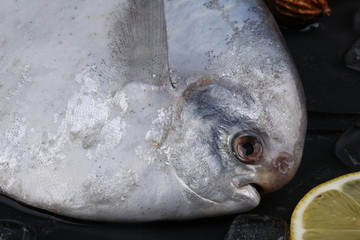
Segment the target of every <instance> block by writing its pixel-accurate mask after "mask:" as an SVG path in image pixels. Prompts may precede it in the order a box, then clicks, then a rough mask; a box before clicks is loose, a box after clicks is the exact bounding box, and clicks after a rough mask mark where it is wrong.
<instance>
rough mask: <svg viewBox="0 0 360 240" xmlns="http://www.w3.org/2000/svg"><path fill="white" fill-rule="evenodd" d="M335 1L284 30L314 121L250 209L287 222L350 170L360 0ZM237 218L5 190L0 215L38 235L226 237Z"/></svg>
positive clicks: (359, 102) (358, 79) (358, 107)
mask: <svg viewBox="0 0 360 240" xmlns="http://www.w3.org/2000/svg"><path fill="white" fill-rule="evenodd" d="M329 4H330V7H331V8H332V10H333V14H332V16H331V17H326V18H323V19H321V21H320V26H319V28H316V29H311V30H309V31H306V32H299V31H289V30H284V31H283V34H284V37H285V39H286V41H287V43H288V45H289V48H290V51H291V53H292V55H293V58H294V61H295V63H296V65H297V67H298V70H299V73H300V76H301V78H302V81H303V86H304V90H305V95H306V98H307V108H308V112H309V114H308V117H309V122H308V134H307V137H306V143H305V150H304V157H303V161H302V164H301V166H300V169H299V171H298V173H297V175H296V176H295V178H294V179H293V180H292V181H291V182H290V183H289V184H288V185H287V186H285V187H284V188H283V189H281V190H279V191H277V192H275V193H271V194H268V195H266V196H264V197H263V199H262V201H261V203H260V205H259V206H258V207H257V208H256V209H255V210H253V211H251V213H257V214H261V215H264V214H265V215H269V216H274V217H279V218H281V219H284V220H285V221H286V222H288V223H289V221H290V217H291V213H292V211H293V209H294V207H295V206H296V204H297V202H298V201H299V200H300V199H301V198H302V197H303V196H304V194H305V193H306V192H308V191H309V190H310V189H311V188H313V187H314V186H316V185H318V184H320V183H322V182H324V181H327V180H329V179H332V178H334V177H337V176H340V175H343V174H346V173H349V172H350V170H349V168H348V167H347V166H345V165H344V164H342V163H341V162H340V161H339V160H338V159H337V158H336V156H335V154H334V143H335V142H336V140H337V139H338V137H339V136H340V134H342V133H343V132H344V131H345V130H346V129H348V128H350V127H352V126H353V125H355V123H356V122H358V121H359V120H360V94H359V93H360V91H359V90H360V72H357V71H354V70H351V69H349V68H347V67H346V66H345V64H344V61H343V59H344V56H345V54H346V52H347V51H348V50H349V49H350V47H351V46H352V45H353V44H354V43H355V42H356V41H357V39H359V37H360V34H359V32H358V31H356V28H355V26H354V24H353V22H354V19H353V18H354V13H355V12H356V11H357V10H358V9H360V2H359V1H357V0H343V1H338V0H331V1H329ZM357 28H359V27H357ZM234 218H235V215H230V216H224V217H217V218H209V219H202V220H195V221H182V222H158V223H144V224H121V223H119V224H109V223H89V222H81V221H75V220H70V219H65V218H60V217H56V216H51V215H48V214H45V213H42V212H38V211H34V210H32V209H30V208H25V207H23V206H21V205H19V204H17V203H15V202H13V201H11V200H9V199H7V198H5V197H0V219H8V220H13V221H19V222H21V223H23V224H24V225H25V226H26V228H28V229H31V231H34V233H32V234H36V236H37V239H65V238H66V239H134V240H135V239H136V240H140V239H144V240H145V239H157V240H161V239H173V240H176V239H182V240H183V239H189V240H191V239H207V240H220V239H224V238H225V235H226V232H227V231H228V229H229V227H230V225H231V222H232V220H233V219H234ZM15 225H16V224H15ZM0 226H1V221H0ZM3 226H8V225H3ZM17 226H21V224H20V225H17ZM17 229H18V228H17ZM18 234H19V233H18ZM9 239H10V238H9Z"/></svg>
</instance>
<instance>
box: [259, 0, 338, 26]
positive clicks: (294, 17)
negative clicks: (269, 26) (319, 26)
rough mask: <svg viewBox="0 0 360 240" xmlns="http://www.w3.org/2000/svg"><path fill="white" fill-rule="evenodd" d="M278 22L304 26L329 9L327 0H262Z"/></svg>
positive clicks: (329, 10)
mask: <svg viewBox="0 0 360 240" xmlns="http://www.w3.org/2000/svg"><path fill="white" fill-rule="evenodd" d="M264 1H265V3H266V5H267V6H268V7H269V9H270V11H271V12H272V13H273V15H274V17H275V18H276V20H277V21H278V23H279V24H281V25H285V26H298V27H301V26H305V25H308V24H311V23H314V22H316V20H318V19H319V18H321V17H322V16H324V15H327V16H329V15H330V14H331V9H330V7H329V5H328V3H327V0H264Z"/></svg>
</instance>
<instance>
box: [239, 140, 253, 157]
mask: <svg viewBox="0 0 360 240" xmlns="http://www.w3.org/2000/svg"><path fill="white" fill-rule="evenodd" d="M239 148H240V149H239V150H240V151H241V152H242V153H243V155H245V156H248V155H251V154H253V153H254V145H253V144H252V143H251V142H245V143H244V144H243V145H240V146H239Z"/></svg>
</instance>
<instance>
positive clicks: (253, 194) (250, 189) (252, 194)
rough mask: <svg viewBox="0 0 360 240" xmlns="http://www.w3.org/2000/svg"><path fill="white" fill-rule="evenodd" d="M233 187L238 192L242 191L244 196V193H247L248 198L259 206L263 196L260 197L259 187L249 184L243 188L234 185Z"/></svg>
mask: <svg viewBox="0 0 360 240" xmlns="http://www.w3.org/2000/svg"><path fill="white" fill-rule="evenodd" d="M232 185H233V186H234V188H235V191H236V192H239V191H241V193H242V194H244V192H247V193H248V194H247V195H248V197H249V198H252V199H254V200H255V201H256V202H257V204H256V205H258V204H259V203H260V198H261V195H260V192H259V191H258V189H257V187H256V186H254V185H255V184H253V183H248V184H244V185H242V186H235V185H234V184H233V183H232Z"/></svg>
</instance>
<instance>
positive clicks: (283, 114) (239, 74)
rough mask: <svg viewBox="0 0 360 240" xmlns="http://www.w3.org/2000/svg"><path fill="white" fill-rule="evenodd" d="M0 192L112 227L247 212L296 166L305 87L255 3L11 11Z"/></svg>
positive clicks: (61, 5)
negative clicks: (129, 223)
mask: <svg viewBox="0 0 360 240" xmlns="http://www.w3.org/2000/svg"><path fill="white" fill-rule="evenodd" d="M0 99H1V101H0V193H1V194H2V195H5V196H8V197H10V198H12V199H14V200H16V201H19V202H21V203H24V204H26V205H29V206H32V207H35V208H38V209H42V210H46V211H48V212H51V213H54V214H57V215H63V216H67V217H72V218H77V219H85V220H95V221H110V222H111V221H117V222H141V221H157V220H182V219H194V218H203V217H209V216H218V215H225V214H233V213H240V212H246V211H249V210H251V209H253V208H255V207H256V206H257V205H258V204H259V203H260V199H261V195H263V194H266V193H269V192H272V191H275V190H278V189H280V188H281V187H283V186H284V185H285V184H287V183H288V182H289V181H290V180H291V179H292V178H293V176H294V175H295V173H296V170H297V169H298V167H299V164H300V162H301V158H302V151H303V145H304V137H305V130H306V108H305V100H304V94H303V90H302V86H301V82H300V79H299V76H298V73H297V70H296V67H295V65H294V63H293V60H292V58H291V55H290V53H289V51H288V50H287V48H286V44H285V42H284V40H283V38H282V36H281V33H280V32H279V30H278V27H277V25H276V24H275V22H274V20H273V17H272V16H271V14H270V13H269V11H268V10H267V8H266V6H265V5H264V4H263V3H262V1H260V0H241V1H238V0H198V1H190V0H152V1H147V0H116V1H115V0H109V1H99V0H96V1H93V0H92V1H89V0H82V1H80V0H69V1H47V0H34V1H31V2H30V1H25V0H19V1H6V2H4V3H3V4H2V7H1V9H0Z"/></svg>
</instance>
